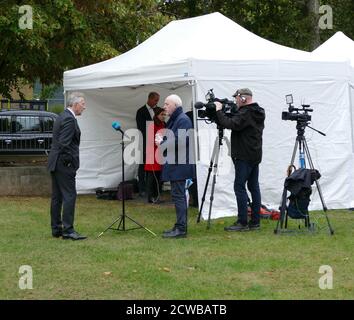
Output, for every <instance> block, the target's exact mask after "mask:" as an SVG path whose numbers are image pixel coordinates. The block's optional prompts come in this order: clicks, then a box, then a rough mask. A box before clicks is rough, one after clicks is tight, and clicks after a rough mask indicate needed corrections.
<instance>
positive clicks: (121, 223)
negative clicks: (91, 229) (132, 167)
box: [97, 128, 156, 239]
mask: <svg viewBox="0 0 354 320" xmlns="http://www.w3.org/2000/svg"><path fill="white" fill-rule="evenodd" d="M116 130H118V131H120V132H121V134H122V142H121V145H122V182H121V185H122V188H123V190H122V197H123V200H122V214H121V215H120V216H119V217H118V218H117V219H116V220H114V221H113V222H112V223H111V224H110V225H109V226H108V227H107V228H106V229H105V230H104V231H102V232H101V233H100V234H99V235H98V237H97V239H98V238H99V237H100V236H102V235H103V234H104V233H105V232H106V231H107V230H108V229H112V230H116V231H128V230H135V229H141V228H143V229H145V230H146V231H148V232H150V233H151V234H152V235H154V236H155V237H156V233H154V232H153V231H151V230H149V229H148V228H146V227H144V226H143V225H142V224H140V223H139V222H137V221H135V220H134V219H132V218H131V217H129V216H128V215H127V214H126V213H125V179H124V149H125V144H124V136H126V135H125V134H124V132H123V130H122V129H120V128H118V129H116ZM126 219H129V220H130V221H132V222H134V223H135V224H136V225H138V227H135V228H130V229H126V227H125V220H126ZM118 221H119V224H118V227H117V228H113V225H114V224H115V223H117V222H118Z"/></svg>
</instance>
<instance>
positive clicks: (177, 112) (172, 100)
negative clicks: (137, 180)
mask: <svg viewBox="0 0 354 320" xmlns="http://www.w3.org/2000/svg"><path fill="white" fill-rule="evenodd" d="M164 109H165V110H166V113H167V115H168V116H169V117H170V118H169V120H168V122H167V126H166V129H168V130H169V132H168V134H167V139H166V140H164V141H163V142H162V143H163V144H164V147H167V161H166V163H165V164H164V165H163V167H162V174H161V180H162V181H170V182H171V196H172V201H173V202H174V204H175V208H176V220H177V221H176V223H175V225H174V227H173V228H172V229H171V230H167V231H165V232H164V233H163V237H164V238H183V237H186V236H187V199H186V190H185V186H186V179H192V178H194V176H195V167H194V166H193V163H194V157H192V158H190V157H189V154H190V150H189V148H190V147H193V145H192V141H189V137H188V132H187V131H188V130H189V129H192V122H191V120H190V119H189V118H188V116H187V115H186V114H185V113H184V112H183V108H182V100H181V98H180V97H179V96H177V95H175V94H172V95H170V96H168V97H167V98H166V99H165V103H164ZM189 135H190V134H189ZM178 137H180V138H178ZM161 140H162V139H161V137H159V136H158V137H156V143H157V144H159V143H161ZM165 144H166V145H165ZM171 147H172V148H171ZM173 151H174V152H173ZM191 154H192V155H193V153H191Z"/></svg>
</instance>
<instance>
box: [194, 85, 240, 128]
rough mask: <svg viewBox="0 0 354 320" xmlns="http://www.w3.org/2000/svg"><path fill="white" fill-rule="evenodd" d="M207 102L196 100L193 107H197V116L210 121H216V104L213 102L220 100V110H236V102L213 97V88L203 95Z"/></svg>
mask: <svg viewBox="0 0 354 320" xmlns="http://www.w3.org/2000/svg"><path fill="white" fill-rule="evenodd" d="M205 99H206V100H207V101H208V102H207V103H203V102H196V104H195V105H194V108H196V109H198V118H202V119H205V118H207V120H210V121H211V122H214V121H216V106H215V103H214V102H216V101H217V102H220V103H221V104H222V109H221V110H222V112H224V113H232V112H235V111H236V103H234V102H233V101H231V100H228V99H226V98H225V99H219V98H216V97H215V94H214V92H213V89H210V90H209V91H208V93H207V94H206V95H205Z"/></svg>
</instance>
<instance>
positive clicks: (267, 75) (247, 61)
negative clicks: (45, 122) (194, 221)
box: [64, 13, 354, 218]
mask: <svg viewBox="0 0 354 320" xmlns="http://www.w3.org/2000/svg"><path fill="white" fill-rule="evenodd" d="M322 60H323V59H322ZM322 60H321V59H319V58H313V57H312V56H311V54H310V53H306V52H303V51H299V50H295V49H291V48H287V47H284V46H280V45H278V44H275V43H272V42H270V41H267V40H265V39H262V38H260V37H258V36H256V35H254V34H252V33H251V32H249V31H247V30H245V29H244V28H242V27H240V26H239V25H237V24H236V23H235V22H233V21H232V20H230V19H228V18H226V17H225V16H223V15H221V14H220V13H213V14H209V15H205V16H201V17H196V18H190V19H185V20H180V21H173V22H171V23H169V24H168V25H167V26H166V27H164V28H162V29H161V30H160V31H158V32H157V33H156V34H154V35H153V36H151V37H150V38H149V39H147V40H146V41H145V42H143V43H142V44H140V45H138V46H137V47H136V48H134V49H132V50H130V51H128V52H127V53H125V54H122V55H121V56H118V57H116V58H113V59H110V60H107V61H104V62H101V63H97V64H94V65H90V66H87V67H83V68H79V69H75V70H70V71H67V72H65V73H64V90H65V92H69V91H73V90H80V91H83V92H84V93H85V95H86V98H87V105H88V108H87V110H86V111H85V113H84V115H83V116H82V117H81V119H80V127H81V131H82V143H81V147H80V152H81V168H80V170H79V172H78V190H79V191H81V192H92V191H93V190H94V189H95V188H97V187H112V186H116V185H117V184H118V182H119V181H120V180H121V172H120V136H119V135H117V133H116V132H114V131H113V130H112V128H111V122H112V121H113V120H116V119H118V120H120V122H121V124H122V128H123V129H128V128H135V127H136V124H135V113H136V110H137V109H138V107H140V106H141V105H143V104H144V103H145V101H146V97H147V94H148V92H150V91H158V92H160V94H161V99H162V100H163V99H164V97H166V96H167V95H168V94H171V93H176V94H178V95H180V96H181V98H182V100H183V102H184V107H185V108H186V111H187V110H189V109H190V108H191V106H192V105H193V104H194V103H195V101H197V100H200V101H205V99H204V95H205V94H206V92H207V91H208V89H210V88H213V89H214V93H215V94H216V96H217V97H219V98H223V97H228V98H231V94H232V93H233V92H234V90H235V89H236V88H239V87H249V88H251V89H252V91H253V92H254V99H255V100H256V101H258V102H259V103H260V105H262V106H263V107H264V108H265V110H266V123H265V126H266V127H265V131H264V152H263V154H264V156H263V162H262V164H261V168H260V172H261V174H260V184H261V190H262V200H263V201H262V202H263V203H266V204H269V205H271V206H274V207H277V206H278V205H279V201H280V196H281V191H282V185H283V181H284V178H285V171H286V167H287V165H288V164H289V161H290V158H291V153H292V150H293V147H294V143H295V138H296V129H295V125H296V123H293V122H292V121H282V120H281V112H282V111H284V110H286V108H287V105H286V104H285V95H286V94H289V93H292V94H293V95H294V98H295V104H296V105H299V104H300V102H305V103H306V104H311V106H312V107H313V108H314V112H313V115H312V118H313V123H312V125H313V126H314V127H316V128H318V129H320V130H322V131H325V132H326V133H327V137H326V138H323V137H322V136H319V135H318V134H317V133H313V132H311V131H310V130H309V131H307V132H306V136H307V141H308V144H309V148H310V151H312V157H313V161H314V164H315V166H316V168H317V169H319V170H320V172H321V174H322V178H321V186H322V189H323V190H322V191H323V194H324V197H325V199H326V203H327V206H328V207H329V208H343V207H347V206H349V203H350V202H351V201H352V198H353V197H354V195H353V194H352V192H351V191H352V190H350V182H349V178H348V175H347V172H348V170H350V169H351V167H352V166H351V165H352V162H351V161H352V158H351V150H352V144H353V141H352V137H351V134H350V132H348V130H347V128H348V126H349V127H350V126H351V122H350V110H349V96H348V91H347V83H348V81H349V78H350V75H349V73H350V72H349V65H348V63H346V62H343V61H322ZM162 103H163V101H161V102H160V104H162ZM195 127H196V128H197V130H198V132H199V133H201V132H202V134H201V135H200V134H199V135H198V138H197V139H196V149H197V150H196V151H197V152H196V153H197V174H198V193H199V196H200V197H201V195H202V193H203V189H204V185H205V179H206V176H207V172H208V167H209V162H210V157H211V153H212V149H213V145H214V139H215V137H216V135H217V131H216V130H215V126H214V124H206V123H205V122H204V121H195ZM225 136H230V132H229V130H225ZM226 149H227V148H226V145H225V146H224V147H222V152H221V155H220V161H219V173H218V177H217V184H216V191H215V199H214V203H213V212H212V217H213V218H217V217H222V216H230V215H235V214H236V212H237V211H236V201H235V198H234V192H233V177H234V172H233V167H232V165H231V160H230V158H229V156H228V155H227V150H226ZM127 158H129V157H126V159H127ZM128 160H129V159H128ZM136 169H137V167H136V165H133V164H132V165H128V166H126V174H127V176H128V178H132V177H133V176H134V175H135V174H136ZM210 189H211V188H210V187H209V189H208V190H209V191H210ZM208 201H209V197H208V195H207V200H206V203H205V205H204V209H205V210H204V211H203V217H206V216H207V211H208V210H207V209H208V204H209V203H208ZM312 207H313V208H321V203H320V201H319V198H318V196H317V195H316V193H315V195H314V197H313V199H312Z"/></svg>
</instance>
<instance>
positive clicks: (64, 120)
mask: <svg viewBox="0 0 354 320" xmlns="http://www.w3.org/2000/svg"><path fill="white" fill-rule="evenodd" d="M80 136H81V131H80V128H79V126H78V124H77V121H76V119H75V117H74V115H73V114H72V113H71V112H70V111H69V110H68V109H66V110H64V112H62V113H61V114H60V115H59V117H58V118H57V119H56V120H55V123H54V127H53V140H52V147H51V150H50V153H49V156H48V165H47V167H48V170H49V171H51V172H53V171H55V169H56V165H57V161H58V160H60V161H62V162H63V163H65V165H70V166H71V167H72V168H73V169H74V170H77V169H78V168H79V166H80V161H79V145H80Z"/></svg>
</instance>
